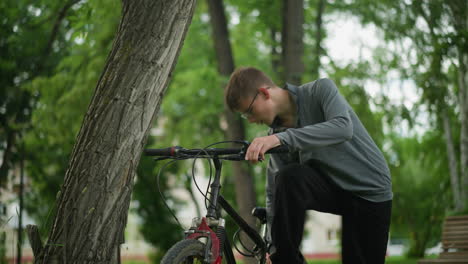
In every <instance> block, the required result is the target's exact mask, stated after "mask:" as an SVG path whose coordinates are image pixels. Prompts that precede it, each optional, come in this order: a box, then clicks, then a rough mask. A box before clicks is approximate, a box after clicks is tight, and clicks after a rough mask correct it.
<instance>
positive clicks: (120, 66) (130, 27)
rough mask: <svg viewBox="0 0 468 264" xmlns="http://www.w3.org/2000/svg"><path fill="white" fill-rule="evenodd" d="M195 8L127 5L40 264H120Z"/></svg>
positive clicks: (149, 2)
mask: <svg viewBox="0 0 468 264" xmlns="http://www.w3.org/2000/svg"><path fill="white" fill-rule="evenodd" d="M194 6H195V0H185V1H182V0H181V1H163V0H159V1H155V0H141V1H129V0H123V5H122V19H121V22H120V25H119V29H118V32H117V36H116V38H115V40H114V43H113V47H112V51H111V53H110V55H109V57H108V58H107V62H106V66H105V68H104V71H103V73H102V75H101V77H100V80H99V82H98V84H97V87H96V90H95V94H94V96H93V99H92V101H91V104H90V105H89V108H88V112H87V114H86V116H85V118H84V121H83V124H82V127H81V130H80V132H79V134H78V137H77V142H76V144H75V146H74V149H73V152H72V155H71V159H70V163H69V167H68V169H67V172H66V175H65V180H64V184H63V186H62V188H61V191H60V194H59V197H58V200H57V214H56V216H55V219H54V224H53V226H52V230H51V233H50V236H49V241H48V243H47V244H46V245H45V248H44V250H42V252H41V254H39V256H36V259H35V263H119V262H120V256H119V249H120V244H121V243H122V242H123V236H124V228H125V225H126V221H127V214H128V207H129V203H130V195H131V192H132V188H133V179H134V176H135V171H136V168H137V165H138V161H139V159H140V155H141V152H142V150H143V147H144V145H145V141H146V138H147V135H148V132H149V129H150V127H151V123H152V120H153V119H154V117H155V115H156V114H157V112H158V110H159V107H160V104H161V100H162V97H163V95H164V92H165V90H166V87H167V85H168V83H169V80H170V77H171V72H172V70H173V68H174V65H175V62H176V60H177V57H178V55H179V51H180V48H181V46H182V42H183V40H184V38H185V35H186V32H187V29H188V26H189V25H190V22H191V19H192V16H193V10H194Z"/></svg>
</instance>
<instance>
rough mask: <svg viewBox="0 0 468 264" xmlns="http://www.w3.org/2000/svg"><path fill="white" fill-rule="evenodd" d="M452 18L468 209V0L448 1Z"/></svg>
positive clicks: (464, 206)
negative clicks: (456, 55)
mask: <svg viewBox="0 0 468 264" xmlns="http://www.w3.org/2000/svg"><path fill="white" fill-rule="evenodd" d="M446 4H447V5H448V7H449V8H450V10H451V19H452V23H453V26H454V28H455V31H456V32H457V35H458V36H459V38H457V39H456V45H457V51H458V64H459V65H458V103H459V107H460V123H461V131H460V168H461V173H460V175H461V177H460V182H461V189H460V191H461V195H460V196H461V197H460V198H461V205H460V206H461V208H462V209H461V211H465V210H468V48H467V47H468V37H467V36H466V32H467V31H468V2H467V1H466V0H453V1H447V2H446Z"/></svg>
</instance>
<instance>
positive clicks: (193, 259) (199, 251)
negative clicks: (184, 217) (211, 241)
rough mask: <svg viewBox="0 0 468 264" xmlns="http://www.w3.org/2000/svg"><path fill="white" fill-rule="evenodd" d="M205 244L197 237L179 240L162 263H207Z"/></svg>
mask: <svg viewBox="0 0 468 264" xmlns="http://www.w3.org/2000/svg"><path fill="white" fill-rule="evenodd" d="M204 255H205V244H203V243H202V242H200V241H198V240H195V239H186V240H182V241H179V242H177V243H176V244H175V245H174V246H172V247H171V248H170V249H169V251H167V253H166V255H165V256H164V257H163V259H162V261H161V264H206V263H207V262H205V261H204V259H205V257H204Z"/></svg>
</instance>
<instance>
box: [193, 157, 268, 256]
mask: <svg viewBox="0 0 468 264" xmlns="http://www.w3.org/2000/svg"><path fill="white" fill-rule="evenodd" d="M212 160H213V162H214V165H215V170H216V171H215V177H214V180H213V182H212V184H211V185H210V190H211V196H210V197H209V206H208V210H207V214H206V217H203V218H202V219H200V218H198V217H197V218H194V220H193V221H192V227H191V228H190V229H189V230H188V231H186V239H200V238H202V237H203V238H206V240H207V241H206V245H207V246H206V248H205V261H206V262H208V263H212V264H221V259H222V252H221V251H223V252H224V256H225V257H226V261H227V263H228V264H235V263H236V260H235V258H234V253H233V250H232V248H231V244H230V241H229V238H228V237H227V236H226V235H225V231H224V219H222V218H221V217H219V216H220V214H219V207H218V206H220V207H222V208H223V209H224V211H225V212H226V213H227V214H228V215H229V216H231V217H232V219H233V220H234V222H235V223H236V224H237V225H238V226H239V227H240V228H241V229H242V230H243V231H244V232H245V234H246V235H247V236H248V237H249V238H250V239H251V240H252V241H253V242H254V243H255V245H256V247H257V248H258V251H259V254H258V255H259V256H260V263H261V264H264V263H265V261H266V259H265V255H266V252H267V245H266V243H265V241H264V240H263V238H262V237H261V236H260V234H259V233H258V232H257V231H256V230H255V229H254V228H252V227H250V226H249V224H247V222H246V221H245V220H244V219H243V218H242V217H241V216H240V215H239V214H238V213H237V212H236V211H235V210H234V208H233V207H232V206H231V205H230V204H229V203H228V202H227V201H226V199H224V197H223V196H222V195H220V189H221V184H220V177H221V168H222V162H221V160H220V159H219V158H218V157H217V156H214V157H213V158H212ZM214 226H217V232H215V231H213V230H212V229H211V227H214Z"/></svg>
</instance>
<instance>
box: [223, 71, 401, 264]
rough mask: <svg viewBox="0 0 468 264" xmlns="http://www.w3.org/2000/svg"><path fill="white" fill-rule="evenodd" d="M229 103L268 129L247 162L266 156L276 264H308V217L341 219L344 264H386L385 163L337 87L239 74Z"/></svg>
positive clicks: (388, 198)
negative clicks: (280, 149) (304, 250)
mask: <svg viewBox="0 0 468 264" xmlns="http://www.w3.org/2000/svg"><path fill="white" fill-rule="evenodd" d="M225 96H226V98H225V99H226V103H227V105H228V106H229V108H230V109H231V110H233V111H237V112H239V113H241V115H242V116H243V117H244V118H246V119H248V121H249V122H250V123H257V124H264V125H267V126H269V127H270V128H271V129H270V133H269V136H265V137H258V138H255V139H253V140H252V143H251V145H250V147H249V148H248V150H247V153H246V157H245V159H246V160H249V161H250V162H252V163H257V162H258V161H259V158H261V159H264V154H265V152H266V151H268V150H269V149H271V148H273V147H276V146H279V145H286V146H288V148H289V149H290V151H291V152H290V153H289V154H273V155H271V157H270V160H269V163H268V170H267V212H268V221H269V224H270V226H271V238H272V244H273V246H274V248H275V250H274V252H271V254H272V255H271V256H270V259H271V261H272V262H273V263H274V264H277V263H284V264H292V263H298V264H302V263H304V262H305V261H304V257H303V256H302V254H301V252H300V250H299V246H300V243H301V240H302V233H303V229H304V218H305V212H306V210H309V209H311V210H316V211H320V212H326V213H332V214H338V215H341V216H342V239H341V243H342V261H343V263H345V264H346V263H369V264H378V263H384V262H385V254H386V249H387V240H388V231H389V225H390V215H391V208H392V198H393V193H392V184H391V177H390V171H389V169H388V166H387V163H386V161H385V159H384V157H383V155H382V153H381V151H380V150H379V149H378V147H377V146H376V144H375V143H374V141H373V140H372V138H371V137H370V136H369V134H368V132H367V131H366V129H365V128H364V126H363V124H362V123H361V121H360V120H359V118H358V117H357V115H356V113H354V111H353V110H352V109H351V107H350V106H349V104H348V103H347V102H346V100H345V99H344V98H343V97H342V96H341V95H340V94H339V92H338V89H337V87H336V85H335V84H334V83H333V82H332V81H331V80H328V79H319V80H316V81H314V82H311V83H307V84H304V85H301V86H294V85H290V84H287V85H286V86H285V87H284V88H280V87H278V86H276V85H275V84H274V83H273V81H272V80H271V79H270V78H269V77H268V76H267V75H266V74H264V73H263V72H262V71H260V70H258V69H255V68H252V67H246V68H239V69H237V70H236V71H235V72H234V73H233V74H232V75H231V78H230V80H229V83H228V85H227V87H226V94H225Z"/></svg>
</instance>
